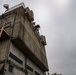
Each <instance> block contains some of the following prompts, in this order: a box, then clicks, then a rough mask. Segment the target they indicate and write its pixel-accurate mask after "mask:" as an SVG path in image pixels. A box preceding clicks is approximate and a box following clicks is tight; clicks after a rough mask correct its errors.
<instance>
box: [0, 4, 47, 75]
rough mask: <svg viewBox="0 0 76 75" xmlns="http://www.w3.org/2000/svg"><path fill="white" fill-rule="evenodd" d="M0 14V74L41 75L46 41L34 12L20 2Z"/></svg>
mask: <svg viewBox="0 0 76 75" xmlns="http://www.w3.org/2000/svg"><path fill="white" fill-rule="evenodd" d="M5 8H7V10H6V11H5V12H4V13H3V14H2V15H0V75H44V74H45V72H46V71H48V63H47V57H46V51H45V45H46V40H45V37H44V36H43V35H40V34H39V27H40V26H39V25H35V23H34V22H33V21H34V14H33V11H32V10H30V9H29V8H28V7H25V5H24V3H20V4H18V5H16V6H14V7H12V8H8V6H7V5H5Z"/></svg>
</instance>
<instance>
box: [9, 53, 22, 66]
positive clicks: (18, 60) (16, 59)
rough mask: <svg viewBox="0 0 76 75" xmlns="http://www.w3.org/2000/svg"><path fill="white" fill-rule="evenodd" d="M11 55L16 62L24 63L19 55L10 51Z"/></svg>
mask: <svg viewBox="0 0 76 75" xmlns="http://www.w3.org/2000/svg"><path fill="white" fill-rule="evenodd" d="M9 56H10V57H11V58H12V59H14V60H15V61H16V62H18V63H19V64H21V65H22V64H23V61H22V60H20V59H19V58H18V57H16V56H15V55H14V54H12V53H11V52H10V54H9Z"/></svg>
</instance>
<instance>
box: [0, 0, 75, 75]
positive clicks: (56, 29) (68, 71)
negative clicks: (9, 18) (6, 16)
mask: <svg viewBox="0 0 76 75" xmlns="http://www.w3.org/2000/svg"><path fill="white" fill-rule="evenodd" d="M21 2H24V3H25V6H29V7H30V9H32V10H33V11H34V16H35V21H36V24H40V26H41V29H40V33H41V34H44V35H45V36H46V39H47V46H46V52H47V58H48V63H49V70H50V71H49V72H50V74H51V73H54V72H57V73H61V74H62V75H76V0H0V14H2V12H4V11H5V9H4V8H3V4H5V3H7V4H9V6H10V7H11V6H14V5H16V4H18V3H21Z"/></svg>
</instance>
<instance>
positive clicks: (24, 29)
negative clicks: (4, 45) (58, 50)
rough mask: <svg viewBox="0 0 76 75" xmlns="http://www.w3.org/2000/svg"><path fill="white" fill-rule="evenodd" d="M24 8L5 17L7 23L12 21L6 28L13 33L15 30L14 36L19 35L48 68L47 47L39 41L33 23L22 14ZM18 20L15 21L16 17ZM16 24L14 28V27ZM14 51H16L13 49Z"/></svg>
mask: <svg viewBox="0 0 76 75" xmlns="http://www.w3.org/2000/svg"><path fill="white" fill-rule="evenodd" d="M21 10H22V9H19V10H18V11H17V12H18V13H17V14H15V13H12V14H11V15H8V16H6V17H5V19H4V22H5V23H6V24H5V25H7V24H8V22H11V24H10V27H9V28H6V29H5V30H6V31H7V32H8V33H9V35H11V33H12V30H13V35H12V36H13V37H17V36H19V37H20V38H21V39H22V40H23V41H24V43H25V44H26V45H27V46H28V47H29V49H30V50H31V51H32V52H33V53H34V54H35V56H36V57H37V58H38V59H39V60H40V61H41V62H42V63H43V64H44V65H45V66H46V67H47V68H48V64H47V58H46V52H45V47H44V46H43V45H42V44H41V42H40V41H39V38H38V37H37V34H35V32H34V31H33V28H31V23H30V22H29V21H28V19H27V17H26V16H25V17H24V15H23V14H22V11H21ZM15 16H16V20H15V23H14V19H15ZM13 24H14V28H12V26H13ZM13 52H14V51H13Z"/></svg>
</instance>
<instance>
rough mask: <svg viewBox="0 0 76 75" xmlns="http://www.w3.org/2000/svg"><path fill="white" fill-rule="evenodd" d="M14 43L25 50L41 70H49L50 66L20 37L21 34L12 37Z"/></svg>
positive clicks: (22, 50)
mask: <svg viewBox="0 0 76 75" xmlns="http://www.w3.org/2000/svg"><path fill="white" fill-rule="evenodd" d="M11 41H12V43H13V44H14V45H15V46H16V47H17V48H18V49H19V50H21V52H23V53H24V54H25V55H26V56H27V57H28V58H29V59H30V60H31V61H32V62H34V63H35V64H36V65H37V66H38V67H39V68H40V69H41V70H43V71H44V72H45V71H48V68H46V67H45V66H44V64H43V63H42V62H41V61H40V60H39V59H38V58H37V57H36V56H35V55H34V54H33V53H32V52H31V50H30V49H29V48H28V47H27V46H26V44H25V43H24V42H23V41H22V40H21V39H20V37H19V36H17V37H15V38H12V40H11Z"/></svg>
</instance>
